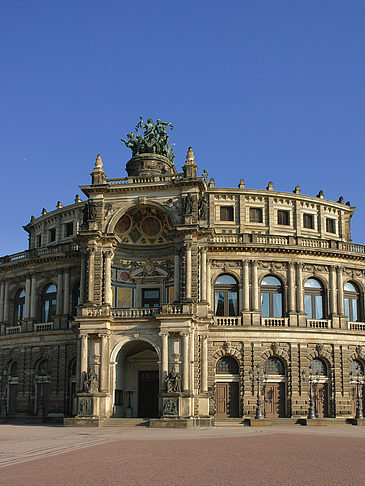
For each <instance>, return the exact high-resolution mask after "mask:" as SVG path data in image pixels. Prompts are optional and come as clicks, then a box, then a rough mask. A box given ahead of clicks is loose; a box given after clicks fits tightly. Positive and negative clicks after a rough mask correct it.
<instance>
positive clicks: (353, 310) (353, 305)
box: [344, 282, 360, 322]
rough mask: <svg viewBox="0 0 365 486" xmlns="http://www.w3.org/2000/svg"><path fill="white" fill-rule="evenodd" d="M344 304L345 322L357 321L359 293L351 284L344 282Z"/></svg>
mask: <svg viewBox="0 0 365 486" xmlns="http://www.w3.org/2000/svg"><path fill="white" fill-rule="evenodd" d="M344 304H345V314H346V317H347V320H348V321H350V322H356V321H359V320H360V319H359V291H358V290H357V288H356V286H355V285H354V284H353V283H350V282H346V283H345V285H344Z"/></svg>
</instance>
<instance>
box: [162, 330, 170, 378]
mask: <svg viewBox="0 0 365 486" xmlns="http://www.w3.org/2000/svg"><path fill="white" fill-rule="evenodd" d="M160 337H161V375H162V376H161V383H165V380H166V378H167V375H168V373H169V333H168V332H160Z"/></svg>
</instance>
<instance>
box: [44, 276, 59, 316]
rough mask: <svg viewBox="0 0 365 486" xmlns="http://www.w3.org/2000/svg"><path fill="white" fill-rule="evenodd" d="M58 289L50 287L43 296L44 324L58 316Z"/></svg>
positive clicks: (53, 286) (51, 285)
mask: <svg viewBox="0 0 365 486" xmlns="http://www.w3.org/2000/svg"><path fill="white" fill-rule="evenodd" d="M56 300H57V287H56V286H55V285H54V284H50V285H48V287H46V288H45V289H44V291H43V295H42V322H50V321H52V320H53V317H54V316H55V314H56Z"/></svg>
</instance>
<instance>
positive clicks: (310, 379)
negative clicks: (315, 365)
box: [302, 368, 319, 419]
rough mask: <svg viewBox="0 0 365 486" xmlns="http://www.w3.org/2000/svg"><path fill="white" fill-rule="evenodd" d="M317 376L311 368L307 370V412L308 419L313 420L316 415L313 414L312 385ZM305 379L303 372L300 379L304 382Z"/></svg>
mask: <svg viewBox="0 0 365 486" xmlns="http://www.w3.org/2000/svg"><path fill="white" fill-rule="evenodd" d="M318 376H319V373H318V372H317V373H314V372H313V370H312V368H309V376H308V382H309V410H308V419H314V418H316V415H315V413H314V396H313V384H314V383H317V382H318ZM306 378H307V375H306V372H305V370H303V372H302V379H303V381H304V382H305V381H306Z"/></svg>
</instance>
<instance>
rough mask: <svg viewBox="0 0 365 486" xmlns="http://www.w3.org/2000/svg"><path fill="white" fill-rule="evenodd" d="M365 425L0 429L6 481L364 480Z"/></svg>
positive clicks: (110, 484)
mask: <svg viewBox="0 0 365 486" xmlns="http://www.w3.org/2000/svg"><path fill="white" fill-rule="evenodd" d="M364 451H365V427H364V428H363V427H351V426H345V427H315V428H312V427H311V428H309V427H280V428H279V427H267V428H254V427H232V428H197V429H191V430H171V429H170V430H161V429H148V428H144V427H134V428H129V427H128V428H127V427H125V428H77V427H65V428H62V427H48V426H21V425H1V426H0V466H1V472H0V484H1V486H8V485H9V486H10V485H11V486H23V485H24V486H43V485H44V486H45V485H47V486H58V485H65V484H67V485H70V486H72V485H78V486H80V485H81V486H82V485H87V486H94V485H95V486H96V485H103V486H114V485H128V486H132V485H159V486H163V485H169V486H173V485H189V486H192V485H195V484H196V485H198V484H199V485H223V484H224V485H241V484H242V485H243V484H244V485H265V484H270V485H278V484H281V485H291V484H293V485H296V486H299V485H306V486H310V485H316V486H318V485H327V484H328V485H331V486H333V485H347V484H349V485H350V484H351V485H363V484H365V461H364V455H365V452H364Z"/></svg>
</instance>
